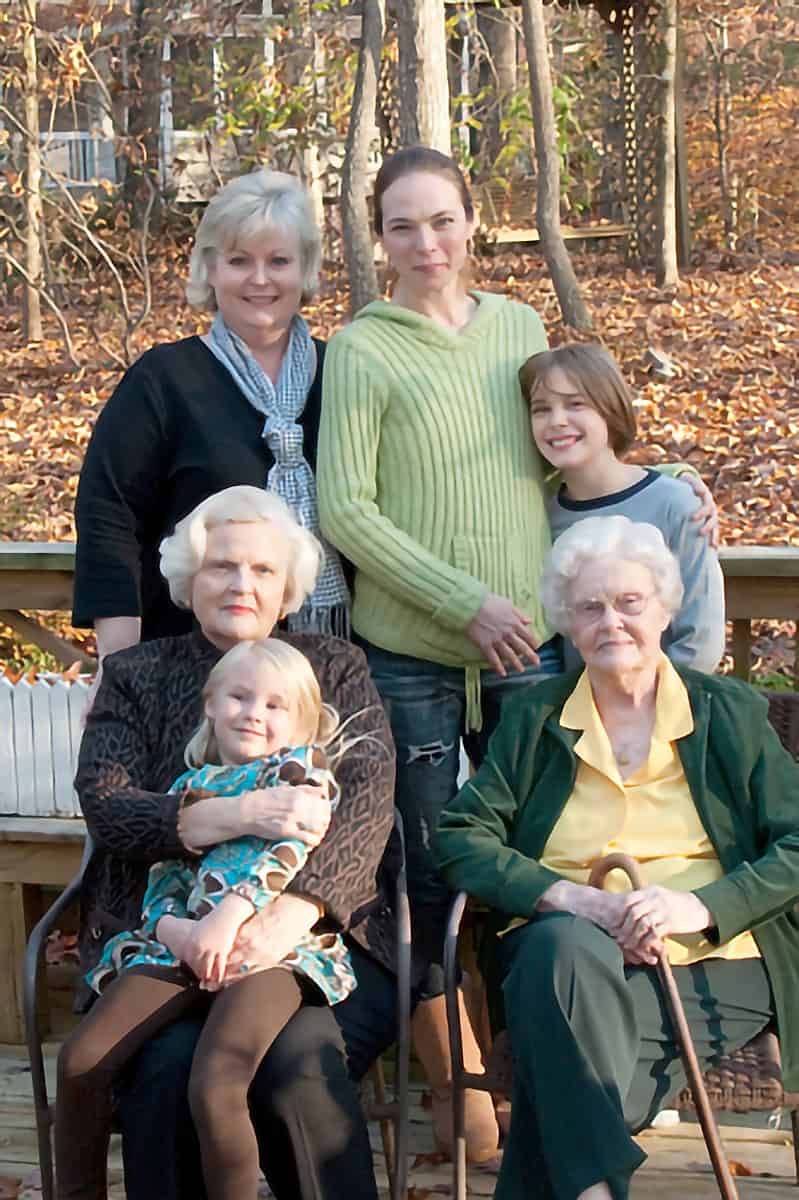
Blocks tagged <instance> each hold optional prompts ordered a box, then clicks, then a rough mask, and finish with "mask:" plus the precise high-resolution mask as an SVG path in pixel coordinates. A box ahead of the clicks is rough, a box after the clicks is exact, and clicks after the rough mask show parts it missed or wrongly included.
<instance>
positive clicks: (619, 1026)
mask: <svg viewBox="0 0 799 1200" xmlns="http://www.w3.org/2000/svg"><path fill="white" fill-rule="evenodd" d="M681 594H682V584H681V582H680V577H679V569H678V566H677V563H676V560H675V559H674V558H673V557H672V555H671V554H670V553H669V551H668V550H667V549H666V546H665V544H664V542H663V539H662V537H661V535H660V533H659V531H658V530H656V529H655V528H654V526H651V525H646V524H633V523H632V522H630V521H628V520H627V519H626V518H625V517H597V518H590V519H588V520H585V521H582V522H580V523H579V524H577V525H575V526H574V527H572V528H571V529H570V530H568V531H567V532H566V533H565V534H564V535H563V536H562V537H561V538H559V539H558V541H557V542H556V543H555V547H554V549H553V551H552V555H551V558H550V560H549V563H548V566H547V569H546V572H545V581H544V599H545V605H546V609H547V613H548V616H549V618H550V620H551V621H552V623H553V624H554V625H555V626H556V627H557V628H558V629H560V630H561V631H562V632H563V633H567V634H568V635H569V636H570V637H571V639H572V640H573V642H574V643H575V645H576V646H577V647H578V649H579V650H580V653H581V654H582V657H583V659H584V661H585V670H584V671H582V672H580V673H577V672H574V673H570V674H568V675H564V676H561V677H559V678H556V679H552V680H549V681H547V682H545V683H542V684H540V685H539V686H538V687H536V688H535V689H532V690H531V691H527V692H525V693H523V694H521V695H519V696H518V698H517V699H515V700H514V701H512V702H510V703H509V704H508V706H507V708H506V709H505V711H504V714H503V717H502V721H501V723H500V726H499V728H498V730H497V732H496V733H495V735H494V738H493V740H492V742H491V745H490V748H489V753H488V756H487V758H486V760H485V761H484V763H483V765H482V766H481V768H480V770H479V771H478V772H477V774H476V775H475V776H474V777H473V778H472V779H471V780H470V781H469V782H468V783H467V784H466V786H465V787H464V788H463V789H462V790H461V792H460V793H459V794H458V796H457V797H456V798H455V800H454V801H452V802H451V803H450V804H449V805H448V806H447V808H446V809H445V811H444V813H443V816H442V820H441V824H440V827H439V832H438V839H437V854H438V861H439V864H440V867H441V870H442V871H443V873H444V875H445V877H446V878H447V880H448V881H449V883H450V884H451V885H452V886H453V887H455V888H461V889H466V890H467V891H468V892H470V893H471V894H472V895H474V896H476V897H478V898H479V899H481V900H482V901H484V902H485V903H486V904H488V905H489V906H490V907H491V909H492V910H494V915H493V920H494V932H495V933H496V934H497V935H498V937H497V939H496V941H495V942H494V943H493V947H494V949H493V961H494V967H495V969H496V970H497V971H498V973H499V976H498V977H499V978H500V979H501V981H502V1000H503V1005H504V1015H505V1020H506V1024H507V1029H508V1033H509V1036H510V1039H511V1044H512V1048H513V1058H514V1094H513V1108H512V1119H511V1128H510V1134H509V1137H508V1142H507V1146H506V1150H505V1155H504V1161H503V1164H502V1169H501V1173H500V1177H499V1182H498V1186H497V1190H496V1200H517V1198H518V1200H522V1197H524V1198H525V1200H529V1198H530V1197H533V1196H534V1197H541V1198H542V1200H543V1198H547V1200H550V1198H556V1200H610V1198H613V1200H623V1198H624V1197H626V1196H628V1194H629V1186H630V1177H631V1175H632V1173H633V1171H635V1169H636V1168H637V1167H638V1166H640V1164H641V1162H642V1161H643V1159H644V1157H645V1156H644V1154H643V1152H642V1151H641V1150H640V1148H639V1147H638V1146H637V1145H636V1143H635V1142H634V1141H633V1139H632V1137H631V1136H630V1135H631V1133H633V1132H635V1131H636V1130H639V1129H641V1128H643V1127H644V1126H645V1125H647V1124H648V1123H649V1122H650V1121H651V1119H652V1117H653V1116H654V1115H655V1113H656V1112H657V1110H658V1107H659V1106H660V1105H661V1104H662V1102H663V1101H664V1100H665V1099H666V1097H667V1096H668V1095H669V1094H670V1093H671V1092H672V1091H673V1090H674V1088H675V1087H676V1086H678V1084H679V1082H680V1080H681V1066H680V1060H679V1056H678V1050H677V1047H676V1045H675V1043H674V1040H673V1035H672V1031H671V1028H670V1025H669V1022H668V1018H667V1017H666V1016H665V1013H664V1008H663V1004H662V1002H661V999H660V997H659V993H658V987H657V981H656V975H655V971H654V970H653V967H654V964H655V963H656V962H657V961H658V958H659V956H660V955H663V954H665V955H667V956H668V958H669V961H670V962H671V963H672V965H673V968H674V975H675V978H676V980H677V984H678V987H679V990H680V993H681V996H682V998H683V1002H684V1004H685V1007H686V1013H687V1016H688V1020H689V1024H690V1027H691V1030H692V1033H693V1036H694V1039H695V1043H696V1049H697V1054H698V1056H699V1058H700V1061H703V1062H708V1061H710V1060H712V1059H713V1058H714V1057H717V1056H719V1055H720V1054H722V1053H729V1052H730V1051H732V1050H734V1049H736V1048H737V1047H740V1046H742V1045H743V1044H745V1043H746V1042H747V1041H748V1040H749V1039H750V1038H752V1037H754V1036H755V1034H757V1033H758V1032H760V1030H761V1029H763V1027H764V1026H765V1025H766V1024H768V1023H769V1021H771V1020H772V1019H773V1018H775V1017H776V1020H777V1025H778V1029H779V1033H780V1038H781V1044H782V1055H783V1072H784V1078H785V1083H786V1086H787V1087H789V1088H791V1089H795V1088H797V1087H799V1025H797V1023H796V1022H795V1021H793V1022H790V1021H789V1017H790V1005H791V1003H792V998H794V997H795V996H796V995H797V989H799V923H798V922H797V918H796V915H795V913H794V911H793V909H794V905H795V903H796V901H797V898H799V766H797V764H796V763H795V762H794V761H793V759H792V758H791V757H790V755H789V754H788V753H787V752H786V751H785V750H784V749H783V747H782V746H781V744H780V742H779V740H778V738H777V736H776V734H775V733H774V731H773V729H772V728H771V726H770V725H769V722H768V719H767V706H766V703H765V702H764V700H763V699H762V698H761V697H760V696H758V695H757V693H756V692H754V691H753V690H752V689H751V688H750V687H748V686H747V685H745V684H742V683H740V682H738V681H737V680H733V679H725V678H715V677H712V676H708V675H703V674H701V673H699V672H697V671H692V670H689V669H683V668H675V667H674V666H673V665H672V664H671V663H670V662H669V660H668V659H667V658H666V657H665V655H664V654H663V653H662V651H661V648H660V639H661V635H662V633H663V631H664V630H665V629H666V627H667V626H668V624H669V621H670V619H671V617H672V616H673V615H674V613H675V612H676V611H677V609H678V608H679V604H680V599H681ZM611 851H624V852H626V853H628V854H631V855H632V856H633V857H635V858H636V859H637V860H638V862H639V864H640V866H641V869H642V873H643V876H644V879H645V881H646V886H644V887H643V888H641V889H640V890H637V891H630V890H629V883H628V882H627V880H626V876H619V877H618V878H615V876H618V875H619V873H618V872H612V873H611V874H610V875H609V876H608V879H607V881H606V888H607V889H608V890H605V891H599V890H597V889H595V888H593V887H589V886H588V878H589V875H590V871H591V867H592V865H593V864H594V863H595V862H596V861H597V860H598V859H600V858H602V857H604V855H606V854H608V853H610V852H611Z"/></svg>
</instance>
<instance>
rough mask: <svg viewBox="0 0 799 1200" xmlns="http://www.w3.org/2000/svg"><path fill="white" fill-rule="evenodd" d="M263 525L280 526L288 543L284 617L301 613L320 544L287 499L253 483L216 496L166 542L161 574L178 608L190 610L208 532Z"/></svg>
mask: <svg viewBox="0 0 799 1200" xmlns="http://www.w3.org/2000/svg"><path fill="white" fill-rule="evenodd" d="M259 521H260V522H264V523H272V522H274V523H275V524H276V525H278V526H279V528H280V531H281V533H282V534H283V536H284V537H285V538H286V540H287V542H288V544H289V549H290V553H289V561H288V569H287V573H286V590H285V592H284V594H283V603H282V605H281V609H280V615H281V617H285V616H286V614H287V613H293V612H299V610H300V609H301V608H302V605H303V602H304V600H305V598H306V596H309V595H310V594H311V592H312V591H313V589H314V586H315V584H316V577H317V575H318V574H319V568H320V566H321V565H322V559H323V557H324V551H323V550H322V545H321V542H320V541H319V539H318V538H316V537H314V535H313V534H312V533H311V532H310V530H308V529H305V528H303V526H302V525H300V523H299V521H298V520H297V517H296V516H295V514H294V512H293V510H292V509H291V508H290V507H289V505H288V504H286V502H285V500H283V499H281V497H280V496H276V495H275V493H274V492H267V491H264V490H263V489H262V488H257V487H251V486H250V485H249V484H239V485H237V486H236V487H229V488H225V489H224V491H221V492H215V493H214V495H213V496H209V497H208V498H207V500H203V501H202V503H200V504H198V505H197V507H196V508H195V509H193V510H192V512H190V513H189V514H188V516H186V517H184V518H183V520H182V521H178V523H177V525H176V526H175V530H174V533H172V534H170V535H169V537H166V538H164V540H163V541H162V542H161V545H160V547H159V553H160V555H161V574H162V575H163V576H164V579H166V581H167V583H168V584H169V594H170V596H171V597H172V599H173V601H174V603H175V604H177V605H178V607H179V608H191V593H192V586H193V583H194V576H195V575H196V574H197V572H198V570H199V569H200V567H201V566H202V563H203V560H204V558H205V551H206V545H207V542H208V530H209V529H213V528H214V527H215V526H217V525H224V524H225V523H227V522H230V523H233V524H236V523H240V524H252V523H255V522H259Z"/></svg>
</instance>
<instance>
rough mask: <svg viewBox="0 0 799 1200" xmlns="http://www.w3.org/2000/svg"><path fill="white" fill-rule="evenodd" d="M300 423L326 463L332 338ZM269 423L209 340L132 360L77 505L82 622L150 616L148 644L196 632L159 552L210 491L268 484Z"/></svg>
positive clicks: (319, 345) (310, 450)
mask: <svg viewBox="0 0 799 1200" xmlns="http://www.w3.org/2000/svg"><path fill="white" fill-rule="evenodd" d="M314 345H315V346H316V354H317V367H316V375H315V377H314V381H313V383H312V385H311V389H310V391H309V393H308V401H307V403H306V405H305V409H304V411H303V413H302V415H301V417H300V421H299V423H300V424H301V425H302V427H303V430H304V434H305V437H304V441H305V446H304V450H305V457H306V459H307V460H308V463H309V464H310V466H311V469H312V470H315V468H316V444H317V440H318V437H319V416H320V411H321V404H322V365H323V363H324V355H325V345H324V342H320V341H317V339H316V338H314ZM262 428H263V417H262V416H261V415H260V413H258V412H256V410H255V409H254V408H253V407H252V405H251V404H250V403H249V402H248V401H247V399H246V397H245V396H244V395H243V394H242V392H241V391H240V390H239V388H238V387H237V386H236V384H235V383H234V381H233V378H232V376H231V375H230V373H229V372H228V371H227V370H226V369H225V368H224V367H223V366H222V364H221V363H220V362H219V360H218V359H217V358H216V357H215V355H214V354H212V353H211V351H210V350H209V349H208V347H207V346H206V345H205V343H204V342H203V341H202V339H201V338H199V337H190V338H185V339H184V340H182V341H179V342H172V343H169V344H167V345H163V346H156V347H154V348H153V349H152V350H148V351H147V353H146V354H143V355H142V357H141V358H140V359H139V360H138V361H137V362H135V363H134V364H133V366H132V367H131V368H130V369H129V370H128V371H127V372H126V373H125V375H124V376H123V378H122V379H121V380H120V382H119V384H118V385H117V387H116V389H115V391H114V394H113V395H112V396H111V399H110V400H109V401H108V403H107V404H106V406H105V408H104V409H103V410H102V412H101V413H100V415H99V417H98V419H97V424H96V426H95V429H94V433H93V434H92V437H91V440H90V442H89V446H88V449H87V451H86V458H85V460H84V463H83V469H82V471H81V476H80V483H79V485H78V496H77V500H76V502H75V523H76V526H77V531H78V546H77V554H76V560H75V599H74V608H73V614H72V623H73V625H76V626H86V625H92V624H93V623H94V621H95V620H96V619H97V618H98V617H138V616H140V617H141V619H142V641H149V640H150V639H152V638H156V637H169V636H173V635H176V634H181V633H188V632H189V631H190V630H191V629H192V624H193V622H192V614H191V613H190V612H186V611H184V610H182V609H179V608H176V607H175V605H174V604H172V602H171V600H170V598H169V591H168V589H167V586H166V583H165V582H164V580H163V578H162V576H161V574H160V571H159V568H158V546H159V543H160V542H161V539H162V538H163V537H165V536H166V535H167V534H169V533H171V532H172V530H173V529H174V527H175V523H176V522H177V521H179V520H180V519H181V517H185V516H186V514H187V513H190V512H191V510H192V509H193V508H195V507H196V505H198V504H199V503H200V501H201V500H205V499H206V497H207V496H210V495H212V494H213V493H214V492H218V491H220V490H221V489H222V488H226V487H231V486H233V485H234V484H239V483H249V484H253V485H254V486H255V487H263V486H264V484H265V482H266V476H267V473H268V471H269V469H270V467H271V466H272V465H273V463H274V457H273V455H272V452H271V451H270V450H269V447H268V446H267V445H266V443H265V442H264V440H263V438H262V437H261V430H262Z"/></svg>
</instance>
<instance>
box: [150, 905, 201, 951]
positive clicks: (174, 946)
mask: <svg viewBox="0 0 799 1200" xmlns="http://www.w3.org/2000/svg"><path fill="white" fill-rule="evenodd" d="M196 924H197V922H196V921H191V920H189V918H188V917H175V916H173V915H172V914H171V913H165V915H164V916H163V917H161V919H160V921H159V922H158V924H157V925H156V927H155V936H156V938H157V939H158V941H159V942H161V943H162V945H164V946H166V948H167V950H168V951H169V952H170V954H174V956H175V958H179V959H181V960H182V961H183V962H185V961H186V946H187V944H188V940H189V938H190V937H191V935H192V932H193V931H194V927H195V925H196Z"/></svg>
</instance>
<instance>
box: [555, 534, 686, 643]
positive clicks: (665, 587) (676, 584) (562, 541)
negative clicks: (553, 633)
mask: <svg viewBox="0 0 799 1200" xmlns="http://www.w3.org/2000/svg"><path fill="white" fill-rule="evenodd" d="M602 558H612V559H615V560H616V561H617V562H634V563H640V564H641V565H642V566H644V567H647V568H648V570H649V573H650V574H651V576H652V582H653V583H654V585H655V594H656V595H657V596H658V598H659V600H660V602H661V604H662V605H663V607H664V608H665V609H666V611H667V612H668V613H669V615H670V616H672V617H673V616H674V615H675V613H677V612H678V611H679V608H680V604H681V603H682V597H683V585H682V578H681V576H680V564H679V563H678V562H677V559H676V558H675V557H674V555H673V554H672V552H671V550H669V548H668V546H667V545H666V543H665V541H664V540H663V534H662V533H661V532H660V530H659V529H658V528H657V526H655V525H649V524H647V523H646V522H645V521H631V520H630V519H629V517H621V516H619V517H586V518H585V520H584V521H577V522H575V524H574V525H572V526H571V528H569V529H567V530H566V531H565V532H564V533H562V534H561V535H560V537H559V538H557V539H556V541H555V544H554V546H553V547H552V550H551V551H550V554H549V557H548V559H547V561H546V563H545V565H544V573H543V575H542V577H541V600H542V603H543V605H544V612H545V613H546V615H547V619H548V621H549V623H550V625H553V626H554V628H555V629H557V631H558V633H565V634H568V633H569V625H570V616H571V611H570V606H569V589H570V588H571V585H572V584H573V583H574V581H575V579H576V578H577V576H578V575H579V574H580V572H581V571H582V570H583V568H584V567H585V566H586V565H587V564H588V563H591V562H596V560H597V559H602Z"/></svg>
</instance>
